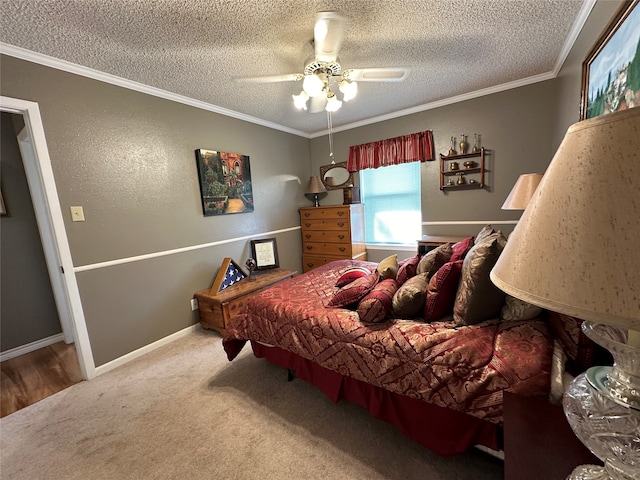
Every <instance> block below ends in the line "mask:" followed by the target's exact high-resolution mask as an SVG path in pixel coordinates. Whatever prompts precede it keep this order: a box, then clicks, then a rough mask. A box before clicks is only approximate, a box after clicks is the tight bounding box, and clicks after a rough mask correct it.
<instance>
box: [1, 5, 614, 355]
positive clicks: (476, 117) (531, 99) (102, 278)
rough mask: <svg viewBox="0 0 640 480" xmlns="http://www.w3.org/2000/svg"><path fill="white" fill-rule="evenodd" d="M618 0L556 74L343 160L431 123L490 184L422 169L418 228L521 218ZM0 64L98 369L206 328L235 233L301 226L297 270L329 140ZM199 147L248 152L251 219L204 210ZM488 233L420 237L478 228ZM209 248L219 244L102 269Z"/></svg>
mask: <svg viewBox="0 0 640 480" xmlns="http://www.w3.org/2000/svg"><path fill="white" fill-rule="evenodd" d="M619 5H620V2H619V1H616V2H602V1H601V2H598V3H597V4H596V6H595V8H594V10H593V13H592V15H591V16H590V18H589V20H588V22H587V25H586V26H585V28H584V30H583V32H582V33H581V35H580V38H579V39H578V41H577V42H576V44H575V48H574V49H573V51H572V52H571V53H570V55H569V59H568V60H567V62H566V64H565V66H564V67H563V69H562V72H561V74H560V76H559V77H558V78H557V79H554V80H550V81H546V82H542V83H538V84H535V85H530V86H526V87H521V88H518V89H513V90H510V91H506V92H501V93H496V94H493V95H489V96H485V97H482V98H478V99H473V100H468V101H465V102H460V103H458V104H455V105H449V106H445V107H441V108H437V109H433V110H427V111H424V112H420V113H416V114H413V115H410V116H405V117H402V118H397V119H392V120H388V121H385V122H380V123H376V124H372V125H368V126H364V127H360V128H356V129H352V130H349V131H345V132H338V133H336V134H335V138H334V140H335V149H334V150H335V154H336V160H337V161H342V160H346V157H347V152H348V147H349V146H350V145H355V144H359V143H364V142H369V141H374V140H379V139H383V138H389V137H394V136H397V135H404V134H407V133H412V132H417V131H420V130H425V129H431V130H433V132H434V137H435V141H436V154H438V153H444V152H445V151H446V150H447V149H448V146H449V137H450V136H451V135H455V136H459V135H460V133H462V132H464V133H467V134H469V135H472V134H473V133H480V134H481V135H482V145H483V146H485V147H486V148H488V149H490V150H491V152H492V155H491V157H490V160H489V168H490V170H491V172H490V174H489V178H488V182H487V183H488V185H489V188H488V189H487V190H483V191H461V192H450V193H447V194H445V193H442V192H440V190H439V188H438V175H437V172H438V163H437V162H432V163H427V164H423V165H422V187H423V221H424V222H439V221H452V220H453V221H469V222H472V221H485V220H489V221H494V220H499V221H505V220H516V219H517V218H519V216H520V214H519V213H518V212H504V211H502V210H500V206H501V205H502V203H503V201H504V199H505V198H506V196H507V194H508V193H509V191H510V190H511V187H512V186H513V184H514V183H515V181H516V179H517V177H518V175H520V174H521V173H529V172H535V171H544V169H545V168H546V166H547V165H548V163H549V162H550V160H551V157H552V156H553V152H554V151H555V149H556V148H557V146H558V145H559V143H560V141H561V140H562V138H563V136H564V133H565V131H566V129H567V127H568V126H569V125H570V124H571V123H574V122H575V121H577V120H578V114H579V111H578V106H579V91H580V75H581V73H580V65H581V63H582V60H583V59H584V57H585V56H586V54H587V51H588V50H589V49H590V48H591V46H592V44H593V42H594V41H595V40H596V38H597V37H598V35H599V34H600V32H601V31H602V29H604V27H605V26H606V25H607V23H608V22H609V19H610V18H611V16H612V15H613V13H614V12H615V11H616V9H617V8H618V6H619ZM0 61H1V65H0V67H1V69H0V74H1V78H0V91H1V93H2V95H6V96H10V97H16V98H21V99H25V100H32V101H36V102H38V103H39V105H40V110H41V113H42V117H43V123H44V128H45V134H46V137H47V143H48V146H49V150H50V155H51V160H52V164H53V171H54V176H55V179H56V183H57V188H58V192H59V196H60V203H61V206H62V210H63V212H64V213H65V222H66V229H67V235H68V237H69V241H70V246H71V253H72V257H73V261H74V265H75V266H76V267H81V268H80V270H82V271H79V272H78V274H77V277H78V283H79V288H80V294H81V298H82V304H83V309H84V312H85V316H86V320H87V326H88V329H89V336H90V340H91V344H92V348H93V353H94V358H95V361H96V364H97V365H101V364H104V363H106V362H108V361H110V360H113V359H115V358H117V357H119V356H122V355H124V354H126V353H128V352H131V351H132V350H135V349H136V348H140V347H142V346H144V345H146V344H148V343H150V342H153V341H155V340H158V339H160V338H162V337H164V336H166V335H169V334H171V333H174V332H176V331H179V330H180V329H182V328H184V327H186V326H189V325H191V324H193V323H194V322H195V321H197V316H196V315H195V314H192V313H191V311H190V308H189V299H190V298H191V297H192V295H193V293H194V292H195V291H196V290H199V289H202V288H206V287H208V286H209V285H210V284H211V281H212V280H213V277H214V276H215V273H216V271H217V269H218V267H219V265H220V262H221V260H222V259H223V258H224V257H226V256H229V257H232V258H233V259H234V260H236V261H237V262H244V260H245V259H246V258H247V257H248V255H249V251H248V243H249V242H248V241H247V240H241V239H239V240H236V239H238V238H239V237H243V236H254V235H255V236H256V238H257V237H260V236H263V235H264V234H265V233H266V232H271V231H276V230H281V229H289V228H293V230H291V231H288V232H284V233H280V234H278V235H276V237H277V241H278V250H279V253H280V263H281V265H282V266H283V267H285V268H291V269H296V270H301V260H300V253H301V245H300V243H301V242H300V233H299V231H298V230H296V229H295V228H296V227H298V226H299V219H298V213H297V208H298V207H299V206H307V205H309V204H310V202H309V200H308V199H306V198H305V197H304V195H303V191H304V187H305V186H306V181H307V179H308V178H309V175H310V174H311V173H312V172H313V173H314V174H317V172H318V169H319V167H320V165H323V164H326V163H328V160H327V159H328V141H327V138H326V136H323V137H319V138H314V139H312V140H310V141H309V140H307V139H305V138H301V137H297V136H295V135H290V134H286V133H282V132H280V131H276V130H271V129H269V128H266V127H261V126H256V125H253V124H249V123H246V122H242V121H239V120H235V119H232V118H227V117H223V116H221V115H218V114H215V113H211V112H206V111H203V110H198V109H196V108H193V107H188V106H184V105H182V104H178V103H174V102H170V101H168V100H163V99H159V98H155V97H152V96H148V95H145V94H141V93H137V92H134V91H130V90H127V89H124V88H120V87H116V86H112V85H108V84H104V83H101V82H98V81H94V80H90V79H87V78H84V77H80V76H76V75H72V74H68V73H64V72H61V71H57V70H54V69H51V68H47V67H43V66H39V65H36V64H33V63H29V62H25V61H22V60H18V59H15V58H11V57H6V56H2V57H1V59H0ZM347 107H348V106H347ZM347 107H345V108H347ZM196 148H209V149H217V150H223V151H230V152H237V153H242V154H246V155H250V157H251V172H252V181H253V189H254V191H253V193H254V198H255V204H256V209H255V212H253V213H246V214H238V215H230V216H224V217H207V218H205V217H203V216H202V212H201V209H200V200H199V188H198V183H197V181H198V180H197V172H196V167H195V158H194V150H195V149H196ZM310 152H311V153H310ZM341 195H342V192H341V191H334V192H330V193H329V194H328V196H327V198H325V199H324V200H323V202H322V203H323V205H331V204H341V203H342V197H341ZM71 205H82V206H83V207H84V208H85V215H86V218H87V221H86V222H84V223H71V221H70V217H69V216H68V214H67V213H68V207H69V206H71ZM497 226H498V227H500V228H503V229H504V230H505V231H506V233H508V231H510V230H509V228H510V227H508V226H504V227H503V226H501V225H497ZM480 227H481V226H479V225H465V226H463V227H453V226H425V227H424V229H423V231H424V233H433V234H438V233H440V234H445V233H451V234H475V233H476V232H477V231H478V230H479V228H480ZM270 236H271V235H270ZM211 242H223V243H222V244H220V245H214V246H210V247H206V248H200V249H195V250H190V251H187V252H183V253H176V254H171V255H166V256H161V257H159V258H153V259H148V260H140V261H134V262H128V263H124V264H122V265H117V266H107V267H103V268H97V267H96V264H97V263H99V262H105V261H109V260H119V259H127V258H130V257H132V256H136V255H143V254H148V253H156V252H161V253H162V252H168V251H171V250H173V249H179V248H183V247H192V246H198V245H206V244H208V243H211ZM382 253H386V252H382ZM376 255H378V253H376V254H375V255H370V258H374V259H375V258H376ZM407 256H408V255H407ZM85 266H89V268H87V269H85V268H84V267H85Z"/></svg>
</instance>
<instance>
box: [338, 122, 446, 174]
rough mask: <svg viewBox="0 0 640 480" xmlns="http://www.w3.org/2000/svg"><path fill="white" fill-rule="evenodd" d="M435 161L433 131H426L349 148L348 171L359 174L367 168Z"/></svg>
mask: <svg viewBox="0 0 640 480" xmlns="http://www.w3.org/2000/svg"><path fill="white" fill-rule="evenodd" d="M433 159H434V155H433V133H432V132H431V130H426V131H424V132H418V133H412V134H411V135H402V136H400V137H395V138H387V139H386V140H378V141H377V142H371V143H363V144H362V145H353V146H351V147H349V161H348V163H347V169H348V170H349V171H350V172H357V171H358V170H364V169H365V168H378V167H385V166H388V165H398V164H400V163H409V162H426V161H431V160H433Z"/></svg>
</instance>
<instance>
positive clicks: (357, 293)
mask: <svg viewBox="0 0 640 480" xmlns="http://www.w3.org/2000/svg"><path fill="white" fill-rule="evenodd" d="M379 278H380V274H379V273H378V272H373V273H370V274H369V275H365V276H364V277H360V278H357V279H355V280H354V281H353V282H351V283H349V284H347V285H345V286H344V287H342V288H341V289H340V290H338V291H337V292H336V293H334V294H333V297H332V298H331V300H329V303H328V304H327V306H328V307H346V306H347V305H352V304H354V303H357V302H358V301H359V300H360V299H361V298H362V297H364V296H365V295H366V294H367V293H369V292H370V291H371V290H372V289H373V287H375V286H376V283H378V279H379Z"/></svg>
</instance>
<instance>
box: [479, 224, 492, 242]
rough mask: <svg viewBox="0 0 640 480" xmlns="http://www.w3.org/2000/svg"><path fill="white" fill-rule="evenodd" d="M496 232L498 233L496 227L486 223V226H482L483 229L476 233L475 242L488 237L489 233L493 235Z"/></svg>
mask: <svg viewBox="0 0 640 480" xmlns="http://www.w3.org/2000/svg"><path fill="white" fill-rule="evenodd" d="M494 233H496V230H495V228H493V227H492V226H491V225H485V226H484V227H482V230H480V231H479V232H478V234H477V235H476V241H475V243H476V244H477V243H481V242H482V241H483V240H484V239H485V238H486V237H488V236H489V235H493V234H494Z"/></svg>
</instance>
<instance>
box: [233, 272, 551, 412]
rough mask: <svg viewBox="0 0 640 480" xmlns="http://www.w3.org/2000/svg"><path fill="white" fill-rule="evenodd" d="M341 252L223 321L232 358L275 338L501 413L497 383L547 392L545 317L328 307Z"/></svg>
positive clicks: (456, 403) (434, 397) (388, 384)
mask: <svg viewBox="0 0 640 480" xmlns="http://www.w3.org/2000/svg"><path fill="white" fill-rule="evenodd" d="M355 264H357V265H367V266H369V267H373V268H375V266H376V264H372V263H365V262H357V261H352V260H341V261H338V262H333V263H331V264H328V265H325V266H323V267H320V268H316V269H314V270H311V271H310V272H307V273H305V274H302V275H299V276H297V277H294V278H292V279H289V280H286V281H284V282H282V283H279V284H278V285H275V286H273V287H271V288H269V289H267V290H265V291H263V292H261V293H260V294H258V295H256V296H254V297H252V298H251V300H250V301H249V302H248V305H247V310H246V311H245V313H243V314H240V315H238V316H237V317H235V318H234V319H233V320H232V322H231V324H230V325H229V326H228V328H227V331H228V335H227V336H226V337H225V338H224V340H223V344H224V348H225V350H226V352H227V355H228V357H229V359H230V360H232V359H233V358H235V356H236V355H237V354H238V352H239V351H240V350H241V349H242V346H243V345H244V343H245V342H246V341H247V340H255V341H258V342H262V343H266V344H268V345H273V346H277V347H280V348H282V349H284V350H288V351H290V352H293V353H295V354H297V355H300V356H301V357H304V358H307V359H309V360H312V361H313V362H315V363H317V364H319V365H321V366H323V367H325V368H328V369H330V370H334V371H336V372H338V373H340V374H342V375H345V376H349V377H352V378H355V379H358V380H361V381H364V382H367V383H370V384H372V385H375V386H378V387H381V388H384V389H386V390H389V391H391V392H394V393H398V394H401V395H406V396H409V397H412V398H417V399H420V400H423V401H426V402H429V403H433V404H435V405H439V406H442V407H446V408H451V409H453V410H458V411H462V412H466V413H468V414H470V415H473V416H475V417H477V418H480V419H484V420H487V421H489V422H492V423H501V422H502V393H503V391H504V390H508V391H511V392H515V393H520V394H523V395H547V394H548V391H549V382H550V369H551V357H552V353H553V339H552V337H551V334H550V332H549V330H548V329H547V326H546V324H545V322H544V321H543V320H540V319H534V320H524V321H522V320H519V321H499V320H497V319H495V320H488V321H485V322H482V323H480V324H477V325H472V326H465V327H454V326H453V324H452V323H451V322H434V323H425V322H424V321H420V320H400V319H389V320H386V321H384V322H383V323H379V324H365V323H363V322H361V321H360V319H359V317H358V314H357V313H356V312H355V311H351V310H348V309H341V308H327V307H325V305H326V304H327V302H328V301H329V299H330V298H331V296H332V295H333V293H334V292H335V291H336V290H337V289H336V287H334V284H335V282H336V280H337V278H338V277H339V274H340V272H341V271H343V270H344V269H345V268H346V267H348V266H351V265H355Z"/></svg>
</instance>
